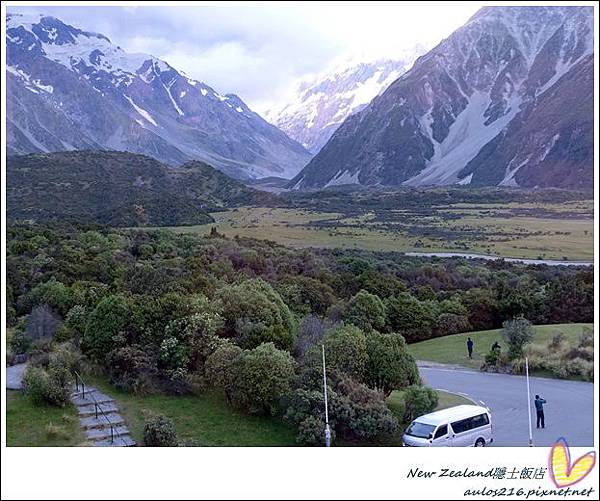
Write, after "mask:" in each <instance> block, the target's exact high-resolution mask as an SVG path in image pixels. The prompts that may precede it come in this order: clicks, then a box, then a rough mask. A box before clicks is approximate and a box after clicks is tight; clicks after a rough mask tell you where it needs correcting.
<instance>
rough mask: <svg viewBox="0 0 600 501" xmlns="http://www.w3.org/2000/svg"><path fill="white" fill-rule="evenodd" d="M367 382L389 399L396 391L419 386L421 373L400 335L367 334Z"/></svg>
mask: <svg viewBox="0 0 600 501" xmlns="http://www.w3.org/2000/svg"><path fill="white" fill-rule="evenodd" d="M366 340H367V357H368V358H367V366H366V376H365V382H366V384H367V386H369V387H370V388H373V389H376V390H379V391H382V392H383V393H384V395H386V396H389V394H390V393H391V392H392V391H393V390H399V389H402V388H404V387H406V386H410V385H413V384H417V383H419V381H420V379H419V371H418V369H417V364H416V363H415V360H414V358H413V357H412V355H411V354H410V353H409V352H408V349H407V346H406V341H404V338H403V337H402V336H401V335H400V334H395V333H394V334H380V333H378V332H375V331H373V332H370V333H367V338H366Z"/></svg>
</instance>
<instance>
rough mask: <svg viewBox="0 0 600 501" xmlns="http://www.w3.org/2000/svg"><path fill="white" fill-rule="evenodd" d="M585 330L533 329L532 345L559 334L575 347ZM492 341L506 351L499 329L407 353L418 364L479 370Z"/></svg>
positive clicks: (434, 341)
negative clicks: (470, 348) (469, 352)
mask: <svg viewBox="0 0 600 501" xmlns="http://www.w3.org/2000/svg"><path fill="white" fill-rule="evenodd" d="M584 327H593V324H557V325H538V326H535V327H534V331H535V333H534V338H533V341H532V343H533V344H544V343H547V342H548V341H550V340H551V339H552V337H553V336H554V335H555V334H557V333H559V332H561V333H563V334H564V335H565V336H566V337H567V339H568V340H572V341H573V343H575V342H576V341H577V339H578V337H579V335H580V334H581V333H582V331H583V328H584ZM469 336H470V337H471V339H472V340H473V342H474V347H473V359H469V357H468V356H467V337H469ZM494 341H498V343H500V346H501V347H503V348H506V341H505V340H504V338H503V337H502V334H501V331H500V329H495V330H489V331H479V332H467V333H464V334H455V335H453V336H444V337H439V338H435V339H428V340H427V341H422V342H420V343H415V344H411V345H409V350H410V352H411V353H412V355H413V356H414V357H415V358H416V359H417V360H426V361H430V362H439V363H444V364H455V365H462V366H464V367H470V368H472V369H479V367H480V366H481V363H482V362H483V360H484V358H485V355H486V354H487V353H488V352H489V350H490V348H491V346H492V344H494Z"/></svg>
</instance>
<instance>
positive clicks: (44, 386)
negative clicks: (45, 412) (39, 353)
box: [23, 363, 70, 407]
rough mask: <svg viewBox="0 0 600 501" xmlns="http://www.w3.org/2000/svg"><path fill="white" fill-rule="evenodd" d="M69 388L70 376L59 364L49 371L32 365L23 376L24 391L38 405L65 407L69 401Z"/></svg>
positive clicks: (52, 366)
mask: <svg viewBox="0 0 600 501" xmlns="http://www.w3.org/2000/svg"><path fill="white" fill-rule="evenodd" d="M69 388H70V374H69V372H68V370H67V369H66V367H64V366H62V365H60V364H58V363H52V364H50V365H49V367H48V368H47V369H44V368H42V367H36V366H33V365H31V366H29V367H28V368H27V370H26V372H25V375H24V376H23V391H24V392H25V394H26V395H28V396H29V398H31V400H32V402H33V403H34V404H36V405H41V404H50V405H55V406H57V407H64V406H65V405H66V404H67V402H68V401H69Z"/></svg>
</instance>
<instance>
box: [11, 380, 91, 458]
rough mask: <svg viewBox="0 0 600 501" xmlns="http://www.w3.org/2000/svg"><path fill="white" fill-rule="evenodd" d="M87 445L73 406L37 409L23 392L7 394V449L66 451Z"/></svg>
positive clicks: (39, 407) (38, 407)
mask: <svg viewBox="0 0 600 501" xmlns="http://www.w3.org/2000/svg"><path fill="white" fill-rule="evenodd" d="M84 443H85V437H84V435H83V432H82V431H81V428H80V426H79V418H78V417H77V411H76V410H75V408H74V407H73V406H68V407H65V408H64V409H61V408H57V407H50V406H35V405H33V404H32V403H31V401H30V400H29V399H28V398H27V397H26V396H25V395H23V394H22V393H21V392H19V391H10V390H9V391H7V392H6V445H8V446H12V447H63V446H75V445H83V444H84Z"/></svg>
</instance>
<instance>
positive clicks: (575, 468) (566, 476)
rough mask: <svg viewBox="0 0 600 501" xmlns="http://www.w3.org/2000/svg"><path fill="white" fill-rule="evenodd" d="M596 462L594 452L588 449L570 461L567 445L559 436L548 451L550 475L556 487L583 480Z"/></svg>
mask: <svg viewBox="0 0 600 501" xmlns="http://www.w3.org/2000/svg"><path fill="white" fill-rule="evenodd" d="M595 464H596V453H595V452H594V451H590V452H588V453H586V454H584V455H583V456H580V457H578V458H577V459H576V460H575V461H574V462H571V453H570V451H569V446H568V445H567V441H566V440H565V439H564V438H562V437H561V438H559V439H558V440H557V441H556V443H555V444H554V445H553V446H552V450H551V451H550V465H549V466H550V476H551V477H552V481H553V482H554V485H556V487H558V488H561V487H568V486H570V485H574V484H576V483H577V482H580V481H581V480H583V479H584V478H585V477H586V476H587V475H588V473H589V472H590V471H592V469H593V468H594V465H595Z"/></svg>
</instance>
